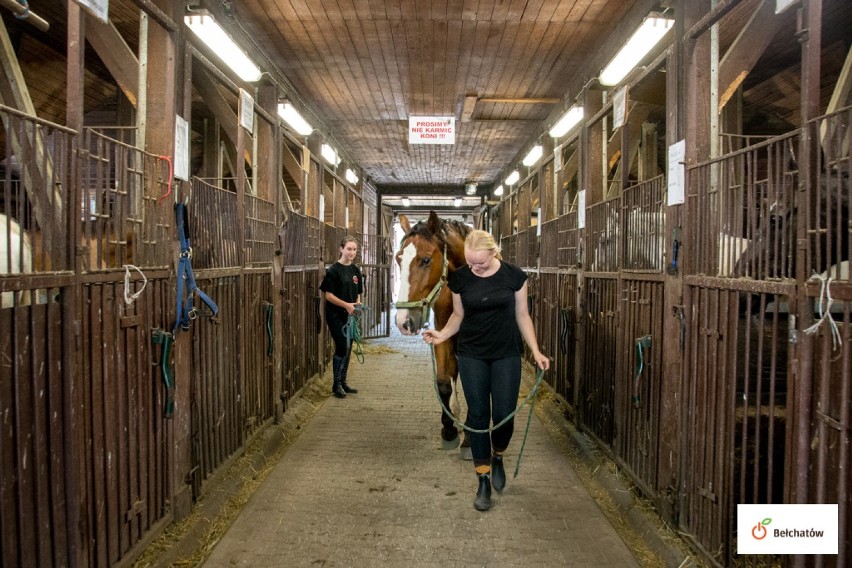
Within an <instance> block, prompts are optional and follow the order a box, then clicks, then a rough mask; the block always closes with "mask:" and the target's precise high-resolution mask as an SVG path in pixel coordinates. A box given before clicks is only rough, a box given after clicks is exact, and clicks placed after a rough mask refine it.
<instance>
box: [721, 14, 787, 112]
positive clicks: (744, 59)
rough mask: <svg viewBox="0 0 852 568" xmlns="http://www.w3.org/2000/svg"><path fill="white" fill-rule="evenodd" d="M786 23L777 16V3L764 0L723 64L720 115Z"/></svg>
mask: <svg viewBox="0 0 852 568" xmlns="http://www.w3.org/2000/svg"><path fill="white" fill-rule="evenodd" d="M783 20H784V15H783V14H775V2H774V0H763V3H762V4H761V5H760V7H759V8H758V9H757V10H755V11H754V13H753V14H752V15H751V18H750V19H749V21H748V23H747V24H746V25H745V26H743V29H742V30H741V31H740V33H739V35H738V36H737V39H736V40H734V43H733V44H732V45H731V47H730V49H728V52H727V53H726V54H725V55H724V57H722V61H721V62H720V63H719V93H720V94H719V111H720V112H721V110H722V108H724V106H725V105H726V104H727V103H728V101H729V100H731V97H733V96H734V93H735V92H736V91H737V89H738V88H739V86H740V85H741V84H742V82H743V81H744V80H745V78H746V77H747V76H748V74H749V73H750V72H751V70H752V69H753V68H754V66H755V64H756V63H757V61H758V59H760V56H761V55H763V52H764V51H766V48H767V46H769V44H770V43H771V42H772V38H773V37H775V34H776V33H778V30H779V29H780V28H781V24H782V22H783Z"/></svg>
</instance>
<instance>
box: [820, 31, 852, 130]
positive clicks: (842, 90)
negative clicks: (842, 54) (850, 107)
mask: <svg viewBox="0 0 852 568" xmlns="http://www.w3.org/2000/svg"><path fill="white" fill-rule="evenodd" d="M850 93H852V47H850V48H849V52H848V53H847V54H846V61H844V62H843V69H841V70H840V76H839V77H838V78H837V83H835V85H834V92H832V93H831V100H830V101H829V102H828V108H827V109H826V111H825V112H826V114H831V113H833V112H834V111H836V110H838V109H840V108H843V107H845V106H846V104H847V103H848V102H849V94H850Z"/></svg>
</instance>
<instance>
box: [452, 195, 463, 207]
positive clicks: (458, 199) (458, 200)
mask: <svg viewBox="0 0 852 568" xmlns="http://www.w3.org/2000/svg"><path fill="white" fill-rule="evenodd" d="M461 204H462V198H461V197H456V198H455V199H453V205H455V206H456V207H461Z"/></svg>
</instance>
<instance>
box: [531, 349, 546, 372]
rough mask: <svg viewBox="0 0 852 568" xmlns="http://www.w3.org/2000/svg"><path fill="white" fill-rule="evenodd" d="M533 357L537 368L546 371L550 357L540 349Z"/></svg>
mask: <svg viewBox="0 0 852 568" xmlns="http://www.w3.org/2000/svg"><path fill="white" fill-rule="evenodd" d="M533 359H535V364H536V365H538V368H539V369H542V370H544V371H546V370H548V369H549V368H550V358H549V357H548V356H547V355H545V354H544V353H542V352H541V351H539V352H537V353H534V354H533Z"/></svg>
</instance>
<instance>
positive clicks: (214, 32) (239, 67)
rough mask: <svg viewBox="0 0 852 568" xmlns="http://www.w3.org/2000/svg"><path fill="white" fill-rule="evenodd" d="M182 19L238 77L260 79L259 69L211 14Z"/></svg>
mask: <svg viewBox="0 0 852 568" xmlns="http://www.w3.org/2000/svg"><path fill="white" fill-rule="evenodd" d="M183 21H184V23H186V25H187V27H188V28H189V29H191V30H192V31H193V32H194V33H195V35H197V36H198V38H199V39H200V40H201V41H203V42H204V43H205V44H207V47H209V48H210V49H211V50H213V53H215V54H216V55H218V56H219V57H220V58H221V59H222V61H224V62H225V64H226V65H227V66H228V67H230V68H231V70H232V71H233V72H234V73H236V74H237V75H238V76H239V77H240V79H242V80H243V81H248V82H250V83H251V82H254V81H257V80H258V79H260V75H261V72H260V69H258V67H257V65H255V64H254V62H252V60H251V59H249V58H248V55H246V53H245V52H244V51H243V50H242V49H240V47H239V46H238V45H237V44H236V43H234V40H232V39H231V36H229V35H228V34H227V33H225V30H223V29H222V28H221V27H220V26H219V24H217V23H216V20H214V19H213V16H211V15H210V14H205V13H195V14H192V15H187V16H184V18H183Z"/></svg>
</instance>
